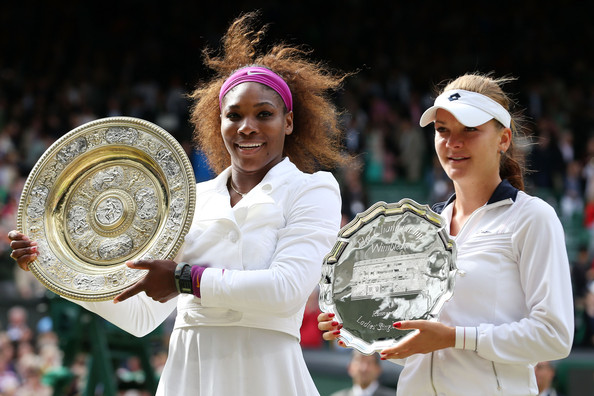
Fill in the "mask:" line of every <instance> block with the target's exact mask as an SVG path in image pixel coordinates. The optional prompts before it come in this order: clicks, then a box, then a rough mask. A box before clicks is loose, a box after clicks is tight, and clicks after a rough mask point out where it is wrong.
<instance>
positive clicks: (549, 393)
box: [534, 361, 563, 396]
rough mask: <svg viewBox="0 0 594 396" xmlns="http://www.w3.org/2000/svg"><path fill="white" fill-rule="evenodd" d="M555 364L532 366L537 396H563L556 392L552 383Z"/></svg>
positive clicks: (542, 363) (545, 363) (543, 363)
mask: <svg viewBox="0 0 594 396" xmlns="http://www.w3.org/2000/svg"><path fill="white" fill-rule="evenodd" d="M555 372H556V368H555V364H554V363H553V362H549V361H547V362H538V363H536V366H534V374H535V375H536V384H537V385H538V396H563V395H561V394H559V393H558V392H557V390H556V389H555V387H554V385H553V382H554V380H555Z"/></svg>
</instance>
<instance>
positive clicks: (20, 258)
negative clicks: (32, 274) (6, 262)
mask: <svg viewBox="0 0 594 396" xmlns="http://www.w3.org/2000/svg"><path fill="white" fill-rule="evenodd" d="M8 239H10V248H11V249H12V253H10V257H12V258H13V259H14V260H15V261H16V262H17V264H18V265H19V267H21V268H22V269H23V270H25V271H29V264H31V263H32V262H33V261H35V260H36V259H37V254H38V253H37V242H34V241H31V240H30V239H29V237H27V236H26V235H25V234H21V233H20V232H18V231H16V230H12V231H10V232H9V233H8Z"/></svg>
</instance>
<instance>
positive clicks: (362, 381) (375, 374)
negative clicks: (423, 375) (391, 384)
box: [331, 350, 396, 396]
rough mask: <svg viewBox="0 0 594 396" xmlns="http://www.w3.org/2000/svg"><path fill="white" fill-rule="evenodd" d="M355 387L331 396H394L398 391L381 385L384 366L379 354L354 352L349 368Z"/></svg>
mask: <svg viewBox="0 0 594 396" xmlns="http://www.w3.org/2000/svg"><path fill="white" fill-rule="evenodd" d="M347 371H348V373H349V376H350V377H351V378H352V379H353V386H352V387H351V388H348V389H343V390H340V391H338V392H334V393H333V394H332V395H331V396H394V395H396V390H394V389H392V388H388V387H386V386H383V385H381V384H380V383H379V377H380V375H381V374H382V366H381V364H380V358H379V355H378V354H377V353H374V354H373V355H364V354H362V353H360V352H358V351H356V350H353V356H352V358H351V361H350V362H349V365H348V367H347Z"/></svg>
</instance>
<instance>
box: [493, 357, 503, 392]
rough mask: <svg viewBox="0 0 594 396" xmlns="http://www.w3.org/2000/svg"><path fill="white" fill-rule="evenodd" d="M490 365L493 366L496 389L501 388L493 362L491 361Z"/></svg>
mask: <svg viewBox="0 0 594 396" xmlns="http://www.w3.org/2000/svg"><path fill="white" fill-rule="evenodd" d="M491 366H493V374H495V381H497V390H498V391H500V390H501V383H500V382H499V374H497V369H496V368H495V362H494V361H491Z"/></svg>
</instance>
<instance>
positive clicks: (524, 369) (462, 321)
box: [398, 181, 574, 396]
mask: <svg viewBox="0 0 594 396" xmlns="http://www.w3.org/2000/svg"><path fill="white" fill-rule="evenodd" d="M454 199H455V197H452V198H450V200H449V201H448V202H446V203H445V204H441V205H436V206H435V207H434V210H436V211H438V212H440V211H441V209H443V211H442V212H441V214H442V216H443V217H444V218H445V219H446V222H447V227H448V229H449V223H450V221H451V218H452V210H453V204H452V202H453V201H454ZM454 240H455V241H456V247H457V261H456V265H457V267H458V269H459V272H458V275H457V277H456V280H455V287H454V294H453V297H452V298H451V299H450V301H448V302H446V303H445V304H444V307H443V309H442V311H441V313H440V317H439V321H440V322H442V323H444V324H446V325H449V326H455V327H456V347H455V348H447V349H441V350H438V351H435V352H433V353H429V354H417V355H413V356H411V357H409V358H408V359H406V361H405V363H404V368H403V370H402V372H401V374H400V378H399V382H398V395H406V396H411V395H445V396H450V395H451V396H464V395H472V396H476V395H481V396H488V395H506V396H513V395H537V394H538V389H537V386H536V379H535V376H534V364H536V363H537V362H539V361H546V360H555V359H561V358H564V357H566V356H567V355H568V354H569V352H570V350H571V346H572V342H573V331H574V311H573V297H572V289H571V281H570V274H569V262H568V258H567V251H566V246H565V238H564V233H563V228H562V226H561V223H560V221H559V219H558V217H557V215H556V213H555V211H554V210H553V208H552V207H551V206H549V205H548V204H547V203H545V202H544V201H543V200H541V199H539V198H536V197H532V196H529V195H527V194H526V193H524V192H522V191H518V190H517V189H515V188H513V187H512V186H511V185H510V184H509V182H507V181H503V182H502V183H501V184H500V185H499V186H498V187H497V189H496V190H495V192H494V193H493V196H492V197H491V199H490V200H489V202H488V203H487V204H486V205H484V206H483V207H481V208H479V209H477V210H476V211H475V212H474V213H473V214H472V215H471V217H470V218H469V219H468V220H467V221H466V223H465V224H464V226H463V227H462V229H461V230H460V232H459V233H458V235H457V236H456V237H454ZM398 362H399V363H401V362H402V361H398Z"/></svg>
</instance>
